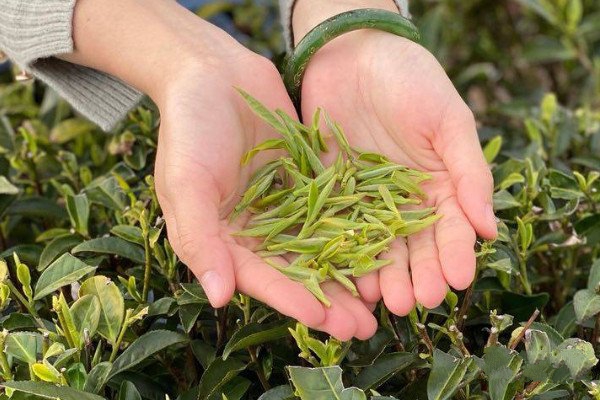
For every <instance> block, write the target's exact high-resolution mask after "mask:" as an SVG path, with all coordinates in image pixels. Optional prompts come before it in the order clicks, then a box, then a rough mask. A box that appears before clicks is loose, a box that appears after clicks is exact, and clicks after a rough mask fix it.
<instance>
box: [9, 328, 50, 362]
mask: <svg viewBox="0 0 600 400" xmlns="http://www.w3.org/2000/svg"><path fill="white" fill-rule="evenodd" d="M4 351H5V352H6V354H8V355H10V356H13V357H14V358H16V359H18V360H21V361H23V362H24V363H27V364H33V363H35V362H36V361H37V355H38V354H41V352H42V335H40V334H39V333H37V332H11V333H9V334H8V337H7V338H6V343H5V348H4Z"/></svg>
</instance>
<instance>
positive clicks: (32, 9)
mask: <svg viewBox="0 0 600 400" xmlns="http://www.w3.org/2000/svg"><path fill="white" fill-rule="evenodd" d="M1 1H2V6H0V48H1V49H2V50H3V51H4V52H5V53H6V54H7V55H8V57H9V58H11V59H12V60H13V61H14V62H15V63H16V64H18V65H19V66H21V67H23V68H24V69H26V70H28V71H30V72H31V73H33V74H34V76H36V78H39V79H40V80H42V81H43V82H45V83H47V84H48V85H49V86H51V87H52V88H54V89H55V90H56V91H57V92H58V93H59V94H60V95H61V96H63V97H64V98H65V99H66V100H67V101H69V102H70V103H71V104H72V105H73V107H74V108H75V109H77V110H78V111H79V112H81V114H83V115H84V116H85V117H87V118H89V119H90V120H92V121H93V122H95V123H97V124H98V125H99V126H100V127H101V128H102V129H104V130H109V129H110V128H112V127H113V126H114V125H115V124H116V123H117V122H118V121H119V120H120V119H121V118H123V116H124V115H125V114H126V112H127V111H128V110H129V109H131V108H132V107H133V106H135V105H136V103H137V102H138V101H139V100H140V98H141V93H140V92H138V91H137V90H135V89H133V88H131V87H130V86H127V85H126V84H125V83H123V82H122V81H120V80H118V79H116V78H115V77H112V76H110V75H107V74H104V73H102V72H99V71H96V70H93V69H90V68H86V67H82V66H79V65H75V64H71V63H68V62H65V61H62V60H60V59H57V58H54V56H57V55H61V54H67V53H71V52H72V51H73V48H74V45H73V36H72V26H73V9H74V7H75V1H76V0H27V1H23V0H1Z"/></svg>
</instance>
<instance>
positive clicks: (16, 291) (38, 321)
mask: <svg viewBox="0 0 600 400" xmlns="http://www.w3.org/2000/svg"><path fill="white" fill-rule="evenodd" d="M4 283H6V285H7V286H8V288H9V289H10V292H11V293H12V294H13V296H15V297H16V298H17V300H19V302H20V303H21V304H23V306H24V307H25V308H26V309H27V311H28V312H29V314H31V316H32V317H33V319H34V320H35V322H36V324H37V325H38V327H39V328H41V329H46V326H45V325H44V323H43V322H42V320H41V319H40V317H39V315H38V313H37V311H36V310H35V307H34V306H33V304H31V303H30V302H29V301H28V300H27V299H26V298H25V297H24V296H23V295H22V294H21V292H19V289H17V287H16V286H15V285H14V284H13V283H12V282H11V281H10V279H7V280H6V281H5V282H4Z"/></svg>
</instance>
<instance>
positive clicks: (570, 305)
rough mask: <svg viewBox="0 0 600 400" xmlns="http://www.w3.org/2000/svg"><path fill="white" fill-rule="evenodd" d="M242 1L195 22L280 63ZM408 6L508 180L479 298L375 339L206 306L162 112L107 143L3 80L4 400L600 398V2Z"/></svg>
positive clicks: (482, 248) (143, 110) (456, 301)
mask: <svg viewBox="0 0 600 400" xmlns="http://www.w3.org/2000/svg"><path fill="white" fill-rule="evenodd" d="M236 3H239V2H236ZM241 3H242V4H241V5H238V6H237V7H236V8H235V9H234V8H233V6H232V4H230V3H229V2H228V1H226V0H225V1H219V2H214V3H213V4H210V5H208V6H204V7H203V8H202V9H201V10H199V12H198V13H199V14H200V15H202V16H204V17H209V18H212V17H215V16H217V17H218V18H219V20H220V21H225V23H226V24H227V25H228V27H229V29H231V30H233V31H235V32H236V34H237V36H238V38H240V40H243V41H245V42H246V43H247V44H248V45H249V46H251V47H252V48H254V49H256V50H257V51H260V52H263V53H265V54H279V53H280V52H281V50H282V48H283V46H282V42H281V36H280V34H279V31H278V29H277V27H276V25H275V24H274V16H275V8H274V6H273V5H272V4H271V3H270V2H264V1H263V2H257V4H254V5H253V4H252V3H251V2H249V1H248V2H241ZM258 3H260V4H258ZM411 3H412V10H413V14H414V15H415V21H416V23H417V24H418V25H419V27H420V29H421V31H422V34H423V37H424V39H423V43H424V45H425V46H427V47H428V48H429V49H430V50H431V51H432V52H433V53H434V54H436V56H437V57H438V58H439V59H440V61H441V62H442V64H443V65H444V66H445V67H446V69H447V71H448V73H449V74H450V76H451V77H452V79H453V81H454V82H455V84H456V86H457V87H458V88H459V90H460V91H461V93H462V94H463V96H464V97H465V99H466V100H467V101H468V102H469V104H470V105H471V107H472V108H473V110H474V111H475V113H476V114H477V117H478V121H479V123H480V135H481V139H482V143H483V144H484V146H485V154H486V157H487V159H488V161H489V163H490V165H491V167H492V169H493V174H494V178H495V184H496V194H495V197H494V199H495V207H496V210H497V215H498V217H499V227H500V236H499V238H498V240H497V241H496V242H494V243H487V242H481V243H479V244H478V246H477V247H478V248H477V251H478V273H477V279H476V282H475V284H474V285H473V286H472V287H471V288H469V289H468V290H467V291H465V292H461V293H449V294H448V296H447V297H446V301H445V303H444V304H443V305H442V306H440V307H438V308H436V309H434V310H426V309H423V308H417V309H416V310H414V311H413V312H412V313H411V314H410V315H409V316H408V317H404V318H399V317H395V316H393V315H391V314H390V313H388V312H387V311H386V309H385V308H384V307H382V306H381V305H380V306H378V308H377V309H376V311H375V313H376V315H377V317H378V319H379V322H380V328H379V330H378V332H377V334H376V335H375V337H373V338H372V339H370V340H368V341H364V342H359V341H354V342H349V343H340V342H338V341H336V340H334V339H331V338H328V337H325V336H324V335H322V334H319V333H316V332H309V331H307V330H306V328H304V327H303V326H296V324H295V322H294V321H291V320H289V319H287V318H285V317H282V316H281V315H279V314H277V313H276V312H274V311H273V310H270V309H269V308H266V307H265V306H263V305H261V304H259V303H258V302H256V301H253V300H251V299H249V298H248V297H245V296H237V297H235V298H234V299H233V300H232V301H231V303H230V304H229V305H228V306H227V307H225V308H222V309H218V310H215V309H212V308H211V307H210V306H209V305H208V302H207V300H206V297H205V296H204V294H203V292H202V290H201V288H200V287H199V286H198V285H197V284H195V283H194V281H193V279H192V278H193V277H192V276H191V274H190V273H189V272H188V271H187V269H186V268H185V266H184V265H182V264H181V263H180V262H179V261H178V259H177V257H176V256H175V254H174V253H173V250H172V248H171V246H170V245H169V243H168V241H167V240H166V235H165V226H164V222H163V220H162V219H161V217H160V209H159V206H158V203H157V201H156V195H155V193H154V191H153V180H152V175H151V174H152V163H153V158H154V155H155V150H156V134H157V126H158V123H159V121H158V117H157V113H156V112H155V110H154V109H153V108H152V106H151V105H149V104H148V106H147V107H140V108H139V109H137V110H134V111H132V112H131V113H130V114H129V117H128V119H127V120H126V121H125V122H124V123H123V124H122V125H121V126H120V127H119V128H118V129H116V130H115V131H114V132H112V133H111V134H109V135H107V134H104V133H102V132H101V131H99V130H98V129H97V128H96V127H95V126H94V125H92V124H90V123H88V122H86V121H85V120H83V119H81V118H80V117H78V116H77V115H76V114H75V113H73V111H72V110H71V109H70V108H69V106H68V105H67V104H66V103H65V102H64V101H62V100H60V99H59V98H58V97H57V96H56V94H55V93H53V92H52V91H50V90H47V89H45V88H44V87H43V86H42V85H40V84H39V83H31V82H28V83H24V82H18V83H14V80H13V74H12V73H11V72H5V73H4V74H3V75H1V78H0V79H1V80H2V83H1V84H0V259H4V260H5V262H0V282H1V283H0V308H1V310H2V311H1V318H0V325H1V328H2V330H1V333H0V347H2V348H3V349H4V351H3V352H2V353H1V354H0V382H1V383H0V384H1V385H2V387H3V388H4V389H3V392H2V394H0V397H1V398H7V397H12V398H14V399H31V398H61V399H67V400H70V399H77V400H94V399H101V398H110V399H165V398H167V396H168V398H171V399H174V398H180V399H228V400H236V399H257V398H260V399H263V400H273V399H292V398H300V399H310V400H320V399H323V400H325V399H343V400H346V399H366V398H373V399H393V398H396V399H450V398H456V399H491V400H504V399H529V398H532V399H533V398H535V399H600V387H599V386H598V382H597V381H596V379H598V378H599V372H600V371H599V369H598V367H597V361H598V359H597V354H598V351H599V350H600V342H599V338H600V294H599V293H600V254H599V253H600V192H599V189H600V2H598V1H597V0H518V1H517V0H502V1H493V2H492V1H488V0H446V1H435V0H430V1H425V0H422V1H417V0H414V1H411ZM536 310H539V315H538V311H536ZM290 331H291V332H290Z"/></svg>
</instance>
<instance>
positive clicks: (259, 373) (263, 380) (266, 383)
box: [248, 346, 271, 392]
mask: <svg viewBox="0 0 600 400" xmlns="http://www.w3.org/2000/svg"><path fill="white" fill-rule="evenodd" d="M248 353H249V354H250V359H251V360H252V362H253V363H255V364H256V375H257V376H258V379H259V380H260V384H261V385H262V387H263V389H264V390H265V392H266V391H267V390H269V389H271V385H270V384H269V381H268V379H267V377H266V376H265V371H264V370H263V367H262V365H261V364H260V363H259V362H258V357H256V349H255V348H254V346H250V347H248Z"/></svg>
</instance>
